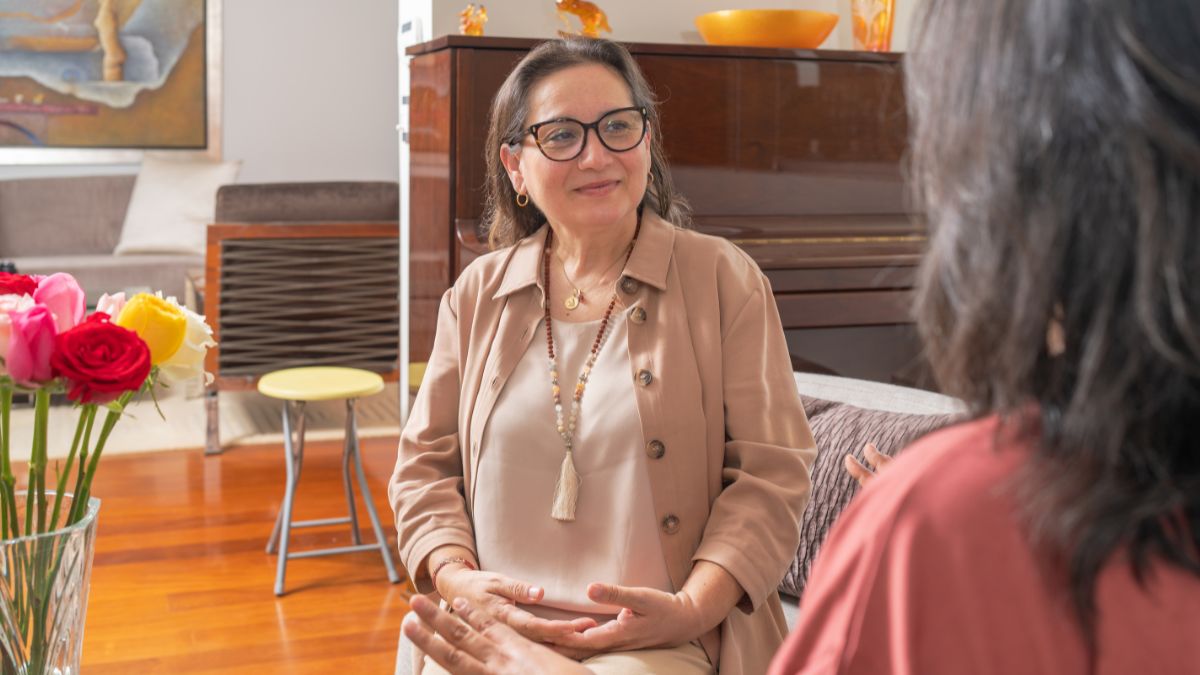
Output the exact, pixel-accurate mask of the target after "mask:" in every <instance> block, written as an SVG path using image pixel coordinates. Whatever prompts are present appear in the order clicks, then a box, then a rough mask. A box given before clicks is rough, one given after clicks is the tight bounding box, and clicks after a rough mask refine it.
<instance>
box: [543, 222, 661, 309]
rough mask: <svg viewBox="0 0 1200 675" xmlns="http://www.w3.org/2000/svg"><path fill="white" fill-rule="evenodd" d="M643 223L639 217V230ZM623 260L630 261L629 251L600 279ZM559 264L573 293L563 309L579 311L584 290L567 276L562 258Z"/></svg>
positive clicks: (611, 265)
mask: <svg viewBox="0 0 1200 675" xmlns="http://www.w3.org/2000/svg"><path fill="white" fill-rule="evenodd" d="M641 222H642V221H641V217H640V216H639V219H638V227H639V228H640V227H641ZM635 237H636V232H635ZM555 257H556V258H557V257H558V256H557V255H556V256H555ZM622 259H624V260H628V259H629V257H628V251H626V253H625V254H624V255H621V256H617V259H616V260H614V261H612V263H611V264H609V266H608V267H607V268H606V269H605V270H604V271H603V272H601V273H600V278H601V279H603V278H604V277H606V276H608V273H609V272H611V271H612V268H613V267H615V266H616V264H617V263H619V262H621V260H622ZM558 264H559V265H561V266H562V273H563V278H564V279H566V280H567V283H568V284H570V285H571V292H570V293H569V294H568V295H567V297H565V298H563V307H566V308H567V311H568V312H570V311H572V310H574V309H577V308H578V307H579V305H581V304H583V302H584V297H583V289H581V288H579V286H578V285H576V284H575V280H574V279H572V278H571V275H569V274H567V263H566V261H564V260H563V259H562V258H558Z"/></svg>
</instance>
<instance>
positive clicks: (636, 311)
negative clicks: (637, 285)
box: [629, 307, 646, 323]
mask: <svg viewBox="0 0 1200 675" xmlns="http://www.w3.org/2000/svg"><path fill="white" fill-rule="evenodd" d="M629 320H630V321H632V322H634V323H645V322H646V310H644V309H642V308H641V307H634V308H633V309H631V310H629Z"/></svg>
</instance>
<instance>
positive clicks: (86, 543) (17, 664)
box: [0, 492, 100, 675]
mask: <svg viewBox="0 0 1200 675" xmlns="http://www.w3.org/2000/svg"><path fill="white" fill-rule="evenodd" d="M15 497H16V499H15V506H16V514H17V522H18V524H19V525H20V527H21V531H22V532H24V531H26V529H27V528H26V525H25V524H26V520H25V517H26V516H25V514H26V510H27V496H26V493H25V492H17V493H16V495H15ZM46 502H47V504H46V507H47V508H46V509H45V511H44V512H43V514H44V516H43V517H48V516H49V514H50V513H53V510H54V493H53V492H47V493H46ZM73 502H74V500H73V498H72V496H71V495H69V494H64V495H63V499H62V505H61V512H60V514H61V515H60V516H59V521H60V522H61V521H65V520H66V515H65V514H67V513H70V509H71V506H72V504H73ZM33 508H34V509H35V516H34V519H33V520H34V522H36V519H37V517H38V514H39V512H40V511H41V509H39V506H38V504H37V503H36V502H35V503H34V505H33ZM99 510H100V500H99V499H96V498H94V497H93V498H91V499H89V500H88V502H87V509H86V511H85V512H84V515H83V518H82V519H81V520H80V521H79V522H77V523H75V524H74V525H71V526H69V527H61V528H59V529H57V530H52V531H49V532H46V533H45V534H34V535H31V536H24V537H17V538H11V539H4V540H0V649H2V653H0V673H3V675H9V674H10V673H11V674H16V675H76V674H77V673H79V661H80V657H81V655H82V653H83V625H84V618H85V616H86V615H87V600H88V585H89V583H90V579H91V574H92V556H93V553H94V552H95V541H96V515H97V513H98V512H99ZM5 525H7V523H6V524H5ZM6 531H7V530H6Z"/></svg>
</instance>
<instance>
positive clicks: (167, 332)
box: [0, 272, 215, 672]
mask: <svg viewBox="0 0 1200 675" xmlns="http://www.w3.org/2000/svg"><path fill="white" fill-rule="evenodd" d="M214 344H215V343H214V342H213V341H212V330H211V329H210V328H209V327H208V325H207V324H206V323H205V322H204V317H202V316H200V315H198V314H196V313H194V312H192V311H190V310H188V309H186V308H184V307H181V306H180V305H179V304H178V303H177V302H175V299H174V298H163V297H162V296H161V294H156V295H151V294H149V293H139V294H137V295H134V296H133V297H131V298H129V299H128V301H126V299H125V295H124V294H123V293H120V294H117V295H112V296H109V295H105V296H104V297H102V298H101V299H100V301H99V303H98V305H97V307H96V309H95V311H93V312H92V313H91V314H88V313H87V311H86V306H85V300H84V293H83V290H82V289H81V288H80V287H79V284H78V283H77V282H76V281H75V279H74V278H73V277H71V276H70V275H69V274H61V273H60V274H52V275H49V276H44V277H42V276H25V275H19V274H11V273H5V272H0V540H3V542H4V543H5V544H8V543H9V542H13V541H17V542H18V543H20V542H25V541H33V540H35V539H36V538H37V537H38V536H39V535H44V534H47V533H54V532H56V531H61V530H65V529H68V528H70V527H71V526H73V525H75V524H76V523H78V522H79V521H80V520H82V519H83V518H84V516H85V514H86V513H87V510H88V502H89V497H90V496H91V485H92V479H93V478H94V477H95V475H96V468H97V467H98V465H99V462H100V457H101V455H102V453H103V452H104V445H105V443H106V442H107V440H108V437H109V435H110V434H111V433H112V430H113V427H114V426H115V425H116V423H117V421H118V420H119V419H120V418H121V416H122V414H123V412H124V410H125V407H126V405H128V404H129V402H130V401H131V400H132V399H133V397H134V395H136V394H137V393H138V392H149V391H151V390H152V389H153V387H154V385H155V383H156V382H157V381H160V380H161V381H164V382H167V383H170V382H178V381H183V380H186V379H190V378H193V377H199V376H201V375H202V374H203V373H204V370H203V368H204V356H205V353H206V352H207V350H208V348H209V347H211V346H213V345H214ZM16 392H20V393H25V394H29V395H31V396H32V397H33V407H34V429H33V445H32V448H31V453H30V460H29V471H28V478H27V480H26V481H25V484H24V486H23V488H24V490H23V494H22V493H21V492H19V491H18V485H17V481H16V477H15V476H14V475H13V471H12V466H11V461H10V454H9V451H10V441H11V437H12V434H11V433H10V430H11V427H10V417H11V410H12V405H13V395H14V393H16ZM54 394H65V396H66V398H68V399H69V400H71V401H72V402H74V403H75V404H76V405H75V409H76V411H77V421H76V425H75V433H74V440H73V441H72V443H71V447H70V451H69V453H68V454H67V457H66V459H65V460H63V462H62V463H61V465H59V466H57V472H56V475H55V476H54V477H53V479H52V480H53V482H52V486H51V488H50V489H47V482H48V481H47V479H48V475H47V474H48V469H49V467H48V457H47V454H48V453H47V438H48V430H49V416H50V401H51V396H52V395H54ZM102 410H103V412H104V417H103V421H102V422H101V423H100V424H99V425H97V416H98V415H99V414H100V413H101V411H102ZM10 558H11V559H10ZM61 558H62V554H61V552H58V553H55V552H53V550H52V549H49V548H47V549H45V550H42V549H39V548H28V547H26V548H22V549H21V552H20V553H18V554H12V553H10V552H8V551H5V553H4V556H3V558H2V559H0V565H2V566H3V567H2V568H0V575H2V576H3V579H2V581H3V583H2V584H0V605H3V609H4V610H5V611H4V612H3V624H4V625H3V626H2V630H0V642H3V648H4V657H5V661H8V662H16V663H17V665H18V668H20V669H21V672H25V670H24V668H23V667H22V666H20V663H21V662H25V663H26V664H27V665H28V667H29V668H31V669H32V670H31V672H38V671H40V670H42V669H44V668H46V667H47V663H48V661H49V660H53V659H52V658H51V656H52V655H51V654H50V652H51V651H52V650H53V649H54V644H53V641H54V639H53V636H51V635H49V634H48V631H51V630H52V629H53V628H54V626H53V625H52V624H55V623H57V622H55V621H52V620H51V619H49V618H48V613H50V612H51V610H52V609H53V608H52V607H49V606H48V605H47V603H48V602H49V598H50V596H51V595H52V594H51V593H50V589H51V587H52V586H53V585H54V584H55V583H56V576H57V575H58V572H59V569H60V565H61V564H62V560H61ZM84 592H85V593H86V590H85V591H84ZM84 597H85V598H86V596H84ZM84 606H86V601H85V603H84ZM10 624H17V625H10ZM80 631H82V629H81V628H80ZM18 643H19V644H18ZM75 650H76V652H78V648H77V647H76V648H75ZM75 658H76V660H77V659H78V655H77V654H76V657H75ZM5 665H8V664H7V663H6V664H5ZM76 667H77V666H76Z"/></svg>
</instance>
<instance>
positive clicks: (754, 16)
mask: <svg viewBox="0 0 1200 675" xmlns="http://www.w3.org/2000/svg"><path fill="white" fill-rule="evenodd" d="M837 22H838V15H837V14H832V13H830V12H814V11H810V10H807V9H726V10H722V11H720V12H709V13H708V14H701V15H700V16H698V17H696V28H698V29H699V30H700V36H701V37H703V38H704V41H705V42H707V43H708V44H710V45H726V46H737V47H778V48H783V49H816V48H817V47H820V46H821V43H822V42H824V41H825V38H827V37H829V34H830V33H831V32H833V27H834V26H835V25H837Z"/></svg>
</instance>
